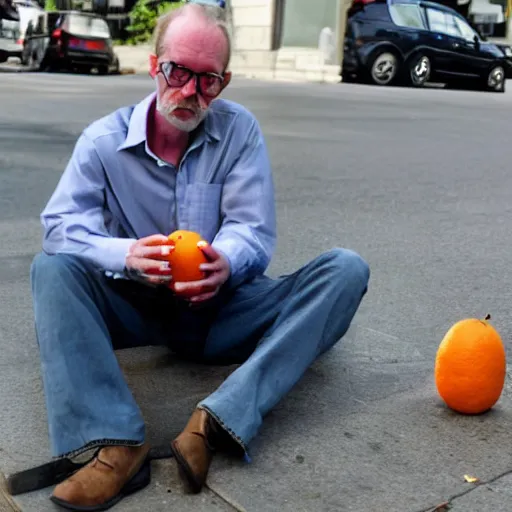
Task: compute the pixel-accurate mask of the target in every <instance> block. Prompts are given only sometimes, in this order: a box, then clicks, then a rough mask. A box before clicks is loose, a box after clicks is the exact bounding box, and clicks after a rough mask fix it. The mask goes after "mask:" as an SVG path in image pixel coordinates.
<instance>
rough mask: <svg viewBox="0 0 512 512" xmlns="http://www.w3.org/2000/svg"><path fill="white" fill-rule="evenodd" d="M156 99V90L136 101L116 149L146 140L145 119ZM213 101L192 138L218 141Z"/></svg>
mask: <svg viewBox="0 0 512 512" xmlns="http://www.w3.org/2000/svg"><path fill="white" fill-rule="evenodd" d="M155 100H156V92H153V93H151V94H150V95H149V96H146V97H145V98H144V99H143V100H142V101H140V102H139V103H137V104H136V105H135V107H134V109H133V111H132V114H131V116H130V120H129V122H128V132H127V134H126V138H125V140H124V142H122V143H121V144H120V145H119V146H118V148H117V149H118V151H120V150H123V149H127V148H132V147H135V146H138V145H139V144H142V143H145V142H146V141H147V133H146V127H147V120H148V113H149V110H150V108H151V105H152V104H153V102H154V101H155ZM214 103H215V102H213V103H212V104H211V105H210V108H209V109H208V113H207V115H206V118H205V120H204V122H203V123H201V125H199V127H198V128H197V129H196V130H195V132H194V139H195V140H197V141H199V140H203V139H204V138H206V140H208V142H211V141H219V140H220V139H221V135H220V130H219V126H218V120H217V119H216V115H215V112H214V108H213V107H214Z"/></svg>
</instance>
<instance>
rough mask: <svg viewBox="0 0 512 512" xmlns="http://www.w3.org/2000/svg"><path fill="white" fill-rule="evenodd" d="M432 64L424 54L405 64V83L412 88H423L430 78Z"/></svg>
mask: <svg viewBox="0 0 512 512" xmlns="http://www.w3.org/2000/svg"><path fill="white" fill-rule="evenodd" d="M431 72H432V64H431V62H430V59H429V58H428V57H427V56H426V55H425V54H419V55H416V56H415V57H413V58H412V59H410V60H409V62H408V64H407V73H408V76H407V79H408V80H407V83H408V84H410V85H412V86H413V87H423V86H424V85H425V84H426V83H427V82H428V80H429V78H430V73H431Z"/></svg>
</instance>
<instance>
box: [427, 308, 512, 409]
mask: <svg viewBox="0 0 512 512" xmlns="http://www.w3.org/2000/svg"><path fill="white" fill-rule="evenodd" d="M489 320H490V316H487V317H486V319H485V320H479V319H476V318H468V319H465V320H461V321H459V322H457V323H456V324H454V325H453V326H452V327H451V328H450V330H449V331H448V332H447V333H446V335H445V337H444V338H443V340H442V342H441V344H440V345H439V348H438V351H437V355H436V361H435V369H434V374H435V383H436V387H437V391H438V392H439V395H440V396H441V398H442V399H443V400H444V402H445V403H446V405H447V406H448V407H450V408H451V409H453V410H455V411H457V412H460V413H463V414H480V413H483V412H485V411H487V410H489V409H491V408H492V407H493V406H494V404H495V403H496V402H497V401H498V400H499V398H500V396H501V392H502V391H503V386H504V384H505V376H506V367H507V362H506V353H505V347H504V346H503V342H502V341H501V338H500V335H499V334H498V332H497V331H496V329H495V328H494V327H493V326H492V325H491V324H490V323H489Z"/></svg>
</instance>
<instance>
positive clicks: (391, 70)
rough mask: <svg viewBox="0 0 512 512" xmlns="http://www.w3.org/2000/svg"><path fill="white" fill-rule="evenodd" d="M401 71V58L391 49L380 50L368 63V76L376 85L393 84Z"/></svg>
mask: <svg viewBox="0 0 512 512" xmlns="http://www.w3.org/2000/svg"><path fill="white" fill-rule="evenodd" d="M399 71H400V60H399V58H398V56H397V55H396V53H395V52H393V51H391V50H379V51H377V52H375V53H374V54H373V55H372V56H371V57H370V59H369V61H368V64H367V73H368V78H369V80H370V82H371V83H373V84H375V85H380V86H385V85H392V84H394V82H395V81H396V79H397V77H398V73H399Z"/></svg>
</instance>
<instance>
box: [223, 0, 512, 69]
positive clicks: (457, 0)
mask: <svg viewBox="0 0 512 512" xmlns="http://www.w3.org/2000/svg"><path fill="white" fill-rule="evenodd" d="M437 1H438V2H439V3H443V4H445V5H447V6H449V7H452V8H455V9H456V10H457V11H459V12H460V13H461V14H462V15H463V16H464V17H466V18H467V19H468V20H469V21H470V22H471V24H473V26H475V28H477V29H478V30H479V32H480V33H481V34H482V35H485V36H487V37H488V39H489V40H491V41H499V42H503V41H507V42H509V43H510V42H512V16H511V15H512V0H437ZM351 3H352V0H228V2H227V8H228V9H229V13H230V22H231V26H232V33H233V39H234V49H235V55H234V61H233V66H234V67H235V68H236V67H239V68H244V69H249V68H254V69H273V70H281V71H283V70H286V69H289V70H290V72H291V71H292V70H306V69H309V70H317V71H318V70H319V69H323V70H324V71H325V70H327V71H326V72H328V73H330V74H331V75H332V74H333V73H337V72H339V66H340V64H341V61H342V58H343V38H344V31H345V24H346V12H347V10H348V8H349V7H350V5H351ZM336 69H337V70H338V71H335V70H336Z"/></svg>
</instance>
